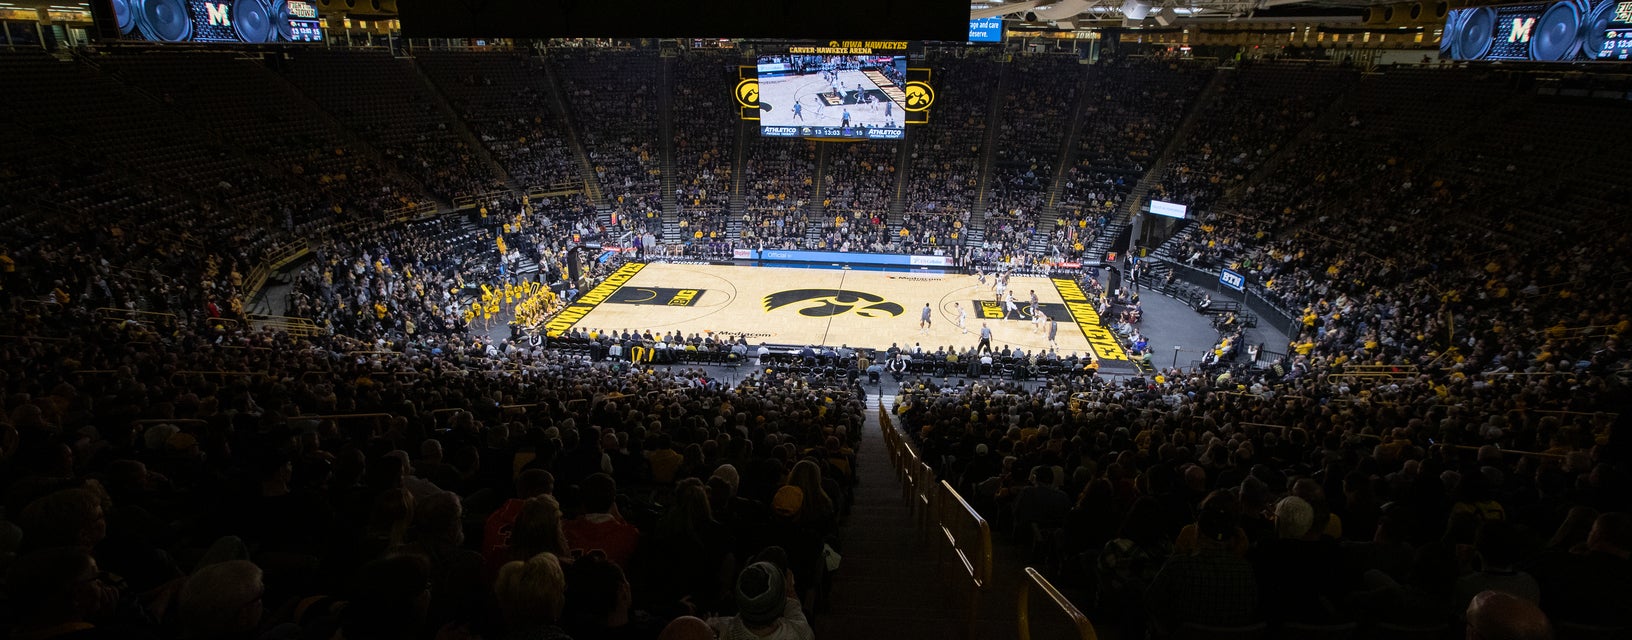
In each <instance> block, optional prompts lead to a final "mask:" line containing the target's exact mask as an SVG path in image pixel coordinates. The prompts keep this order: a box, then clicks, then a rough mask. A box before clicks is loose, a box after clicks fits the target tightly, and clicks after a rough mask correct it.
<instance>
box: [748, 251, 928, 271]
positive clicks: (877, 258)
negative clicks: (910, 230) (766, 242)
mask: <svg viewBox="0 0 1632 640" xmlns="http://www.w3.org/2000/svg"><path fill="white" fill-rule="evenodd" d="M731 257H733V258H735V259H737V260H759V261H761V262H827V263H833V264H855V265H880V266H898V267H941V268H947V267H951V266H953V265H952V258H950V257H948V256H912V255H901V254H898V253H850V252H843V251H791V250H790V251H782V250H774V249H766V250H759V249H734V250H732V252H731Z"/></svg>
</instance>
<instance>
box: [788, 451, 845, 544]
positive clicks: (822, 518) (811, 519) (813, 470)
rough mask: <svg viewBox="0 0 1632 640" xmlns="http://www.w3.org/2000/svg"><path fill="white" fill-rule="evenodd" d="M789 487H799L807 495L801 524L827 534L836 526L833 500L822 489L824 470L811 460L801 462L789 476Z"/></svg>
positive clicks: (800, 515)
mask: <svg viewBox="0 0 1632 640" xmlns="http://www.w3.org/2000/svg"><path fill="white" fill-rule="evenodd" d="M788 486H792V487H798V488H799V490H800V491H803V492H804V494H805V502H804V505H803V506H802V507H801V508H800V509H799V524H803V525H814V526H816V527H817V528H819V529H821V530H822V531H823V532H826V531H827V530H828V528H830V526H831V525H833V524H834V523H833V522H832V521H833V516H834V511H833V500H832V498H829V497H828V495H827V492H826V491H824V490H823V489H822V468H821V467H819V466H817V465H816V463H815V462H812V461H810V460H800V461H799V463H798V464H795V465H793V471H791V472H790V473H789V474H788Z"/></svg>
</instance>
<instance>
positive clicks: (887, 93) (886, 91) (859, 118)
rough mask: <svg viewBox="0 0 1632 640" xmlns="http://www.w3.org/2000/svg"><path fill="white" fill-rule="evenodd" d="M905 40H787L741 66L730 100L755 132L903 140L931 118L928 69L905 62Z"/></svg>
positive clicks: (834, 138)
mask: <svg viewBox="0 0 1632 640" xmlns="http://www.w3.org/2000/svg"><path fill="white" fill-rule="evenodd" d="M907 48H908V44H907V43H906V42H872V41H859V42H840V41H837V40H834V41H829V42H828V43H827V44H826V46H814V45H812V46H804V45H790V46H785V47H777V48H776V49H780V50H773V51H768V52H766V53H764V54H762V55H760V57H759V59H758V60H757V61H756V63H757V64H755V65H753V66H743V67H741V68H740V71H739V75H738V79H737V84H736V90H735V94H736V95H735V98H736V100H737V104H738V105H739V106H740V107H741V108H742V118H743V119H744V120H757V121H758V122H759V131H760V135H763V136H769V137H779V138H818V139H825V140H847V139H848V140H900V139H903V138H904V137H905V136H906V125H909V124H922V123H925V122H928V121H929V108H930V106H931V105H933V104H934V103H935V89H934V88H933V87H932V86H930V83H929V80H930V71H929V69H911V68H908V67H907V55H906V53H907Z"/></svg>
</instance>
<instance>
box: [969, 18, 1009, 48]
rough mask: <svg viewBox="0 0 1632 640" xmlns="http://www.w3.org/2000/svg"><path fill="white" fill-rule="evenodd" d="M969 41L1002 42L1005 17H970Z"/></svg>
mask: <svg viewBox="0 0 1632 640" xmlns="http://www.w3.org/2000/svg"><path fill="white" fill-rule="evenodd" d="M969 41H970V42H975V43H982V42H1002V41H1003V19H1002V18H972V19H970V20H969Z"/></svg>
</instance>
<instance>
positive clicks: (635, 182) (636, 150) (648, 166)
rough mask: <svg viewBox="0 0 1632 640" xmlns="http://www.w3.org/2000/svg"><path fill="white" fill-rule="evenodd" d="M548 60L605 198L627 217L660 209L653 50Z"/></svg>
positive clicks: (585, 52) (591, 52) (571, 53)
mask: <svg viewBox="0 0 1632 640" xmlns="http://www.w3.org/2000/svg"><path fill="white" fill-rule="evenodd" d="M550 63H551V64H554V65H556V67H555V68H556V69H557V70H558V71H559V72H560V74H561V79H562V80H561V82H562V90H563V92H564V93H565V95H566V98H567V102H568V104H570V105H571V109H572V122H573V125H574V126H576V127H577V131H578V134H579V138H578V140H579V142H581V143H582V144H583V146H584V152H585V153H587V154H589V162H590V164H591V165H592V166H593V167H594V169H595V177H596V179H597V180H599V181H600V183H601V193H602V194H603V195H604V196H605V198H606V200H607V201H608V202H611V203H614V204H615V206H618V207H619V208H620V211H621V212H622V216H623V217H624V218H625V219H630V220H636V219H644V218H645V213H644V212H645V211H647V210H650V209H657V210H660V200H659V198H660V194H659V193H658V192H659V191H660V188H661V183H662V179H661V178H660V174H661V173H662V168H661V167H662V158H661V157H660V152H659V150H658V144H657V130H658V117H659V114H658V107H659V105H660V104H661V102H662V100H661V98H660V96H659V95H658V94H659V91H658V87H659V84H658V82H657V80H658V77H657V76H658V74H657V68H658V58H657V52H656V50H652V49H634V50H629V51H619V50H601V49H578V50H566V51H556V52H553V53H552V54H551V55H550Z"/></svg>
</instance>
